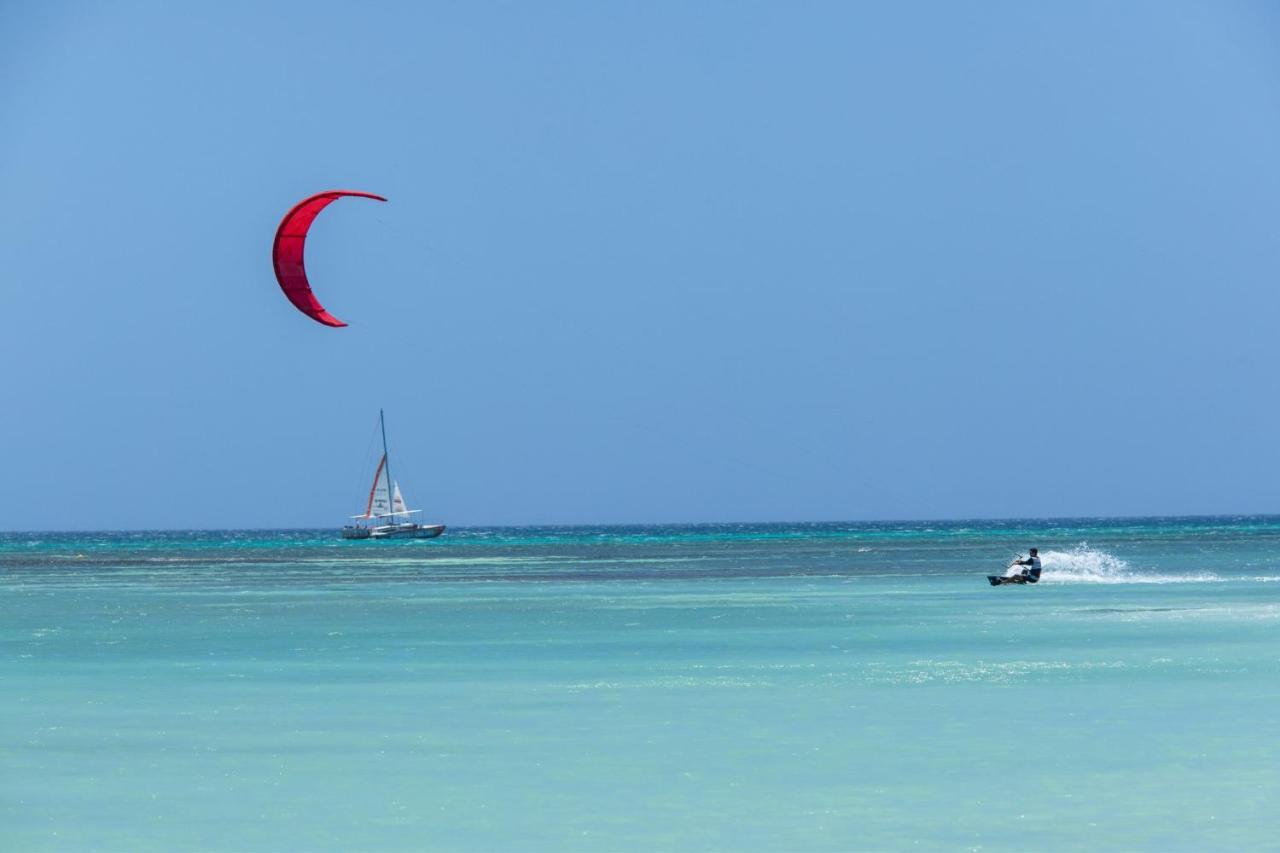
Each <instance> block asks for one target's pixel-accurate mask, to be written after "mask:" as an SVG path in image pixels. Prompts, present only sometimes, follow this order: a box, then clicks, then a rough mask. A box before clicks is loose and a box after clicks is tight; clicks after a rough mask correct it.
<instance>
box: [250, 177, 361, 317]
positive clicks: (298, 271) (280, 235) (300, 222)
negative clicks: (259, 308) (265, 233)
mask: <svg viewBox="0 0 1280 853" xmlns="http://www.w3.org/2000/svg"><path fill="white" fill-rule="evenodd" d="M348 195H350V196H358V197H360V198H371V199H373V200H374V201H386V199H385V198H383V197H382V196H380V195H374V194H373V193H364V192H359V191H358V190H330V191H329V192H323V193H317V194H316V195H313V196H311V197H310V198H306V199H303V200H302V201H300V202H298V203H297V204H295V205H294V206H293V209H292V210H290V211H289V212H288V213H286V214H285V215H284V219H282V220H280V227H279V228H277V229H276V241H275V243H274V244H273V245H272V247H271V263H272V265H273V266H275V269H276V281H278V282H280V289H281V290H283V291H284V295H285V296H287V297H288V298H289V301H290V302H292V303H293V305H294V307H295V308H297V309H298V310H299V311H301V312H302V313H303V314H306V315H307V316H308V317H310V318H311V319H312V320H315V321H316V322H317V323H323V324H325V325H326V326H333V327H335V328H338V327H341V326H345V325H347V324H346V323H344V322H342V321H341V320H339V319H338V318H337V317H335V316H333V315H332V314H330V313H329V312H328V311H326V310H325V307H324V306H323V305H321V304H320V300H318V299H316V295H315V293H313V292H312V290H311V283H310V282H308V281H307V270H306V268H305V267H304V266H303V264H302V251H303V248H304V246H305V244H306V241H307V231H308V230H309V229H310V228H311V223H312V222H314V221H315V218H316V217H317V216H319V215H320V211H322V210H324V209H325V208H326V207H328V206H329V205H330V204H333V203H334V202H335V201H337V200H338V199H340V198H342V197H343V196H348Z"/></svg>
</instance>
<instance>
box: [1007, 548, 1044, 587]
mask: <svg viewBox="0 0 1280 853" xmlns="http://www.w3.org/2000/svg"><path fill="white" fill-rule="evenodd" d="M1013 565H1015V566H1022V567H1023V569H1022V571H1021V572H1020V573H1018V574H1016V575H1010V576H1009V577H1007V578H1005V579H1004V582H1005V583H1036V582H1037V581H1039V580H1040V551H1039V550H1037V549H1035V548H1032V549H1031V556H1029V557H1027V558H1026V559H1025V560H1023V559H1017V560H1014V561H1013Z"/></svg>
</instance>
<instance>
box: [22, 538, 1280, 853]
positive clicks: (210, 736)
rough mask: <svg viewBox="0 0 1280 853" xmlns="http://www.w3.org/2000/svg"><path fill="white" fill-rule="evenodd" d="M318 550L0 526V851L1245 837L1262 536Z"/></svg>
mask: <svg viewBox="0 0 1280 853" xmlns="http://www.w3.org/2000/svg"><path fill="white" fill-rule="evenodd" d="M333 536H334V534H333V533H332V532H330V531H310V532H226V533H134V534H111V533H103V534H74V535H73V534H59V535H54V534H7V535H3V536H0V593H2V595H3V601H4V604H3V610H2V611H0V612H2V613H3V620H2V621H0V643H2V644H3V655H2V656H0V685H2V687H3V695H4V701H3V703H0V848H3V849H7V850H85V849H101V850H189V849H228V850H229V849H235V850H275V849H314V850H350V849H367V850H390V849H456V850H495V849H503V850H649V849H663V850H711V849H718V850H725V849H733V850H739V849H741V850H755V849H760V850H784V849H786V850H808V849H812V850H848V849H905V848H910V849H947V850H958V849H960V850H963V849H969V850H1027V849H1040V850H1059V849H1061V850H1069V849H1151V850H1203V849H1244V848H1248V849H1278V848H1280V841H1277V838H1278V837H1280V836H1278V835H1277V832H1276V829H1277V821H1276V818H1275V816H1274V811H1275V803H1276V801H1277V799H1278V797H1280V715H1278V714H1277V713H1276V709H1277V708H1278V707H1280V642H1278V639H1280V637H1278V635H1277V628H1280V518H1233V519H1225V518H1217V519H1138V520H1087V521H1078V520H1077V521H1061V522H1003V523H990V522H963V523H935V524H899V525H893V524H848V525H840V524H816V525H776V526H775V525H742V526H695V527H636V528H598V529H597V528H537V529H534V528H529V529H494V530H479V529H475V530H461V531H450V532H449V533H448V534H446V535H445V536H444V537H442V538H441V539H438V540H433V541H427V542H342V541H340V540H337V539H334V538H333ZM1032 545H1038V546H1039V547H1040V549H1041V552H1042V556H1043V557H1044V565H1045V575H1044V581H1043V582H1042V583H1041V584H1039V585H1038V586H1035V587H1002V588H999V589H993V588H992V587H990V586H988V585H987V583H986V582H985V580H984V579H983V575H985V574H988V573H993V572H999V571H1000V570H1001V569H1002V567H1003V565H1004V564H1005V563H1006V562H1007V560H1008V558H1009V557H1011V556H1012V555H1013V554H1014V553H1015V552H1018V551H1023V552H1025V549H1026V548H1027V547H1029V546H1032Z"/></svg>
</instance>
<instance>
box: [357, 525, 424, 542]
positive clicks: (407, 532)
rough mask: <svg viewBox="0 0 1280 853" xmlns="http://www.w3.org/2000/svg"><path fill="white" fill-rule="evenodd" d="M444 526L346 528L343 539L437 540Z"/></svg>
mask: <svg viewBox="0 0 1280 853" xmlns="http://www.w3.org/2000/svg"><path fill="white" fill-rule="evenodd" d="M444 531H445V526H444V525H443V524H386V525H383V526H382V527H344V528H342V538H343V539H435V538H436V537H437V536H439V535H440V534H441V533H444Z"/></svg>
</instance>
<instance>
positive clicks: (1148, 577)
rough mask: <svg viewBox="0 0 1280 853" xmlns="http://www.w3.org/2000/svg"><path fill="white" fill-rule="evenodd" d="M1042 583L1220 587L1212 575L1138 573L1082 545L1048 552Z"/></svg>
mask: <svg viewBox="0 0 1280 853" xmlns="http://www.w3.org/2000/svg"><path fill="white" fill-rule="evenodd" d="M1040 562H1041V563H1042V564H1043V565H1044V575H1043V577H1042V578H1041V582H1042V583H1216V582H1218V581H1221V580H1222V578H1220V577H1219V576H1217V575H1215V574H1213V573H1212V572H1197V573H1194V574H1186V575H1168V574H1154V573H1150V572H1141V571H1135V570H1134V569H1133V567H1132V566H1130V565H1129V563H1128V561H1126V560H1123V559H1121V558H1120V557H1117V556H1115V555H1114V554H1108V553H1107V552H1106V551H1099V550H1098V549H1096V548H1090V547H1089V545H1088V543H1085V542H1081V543H1080V544H1079V545H1077V546H1076V547H1074V548H1072V549H1071V550H1070V551H1044V552H1043V553H1041V554H1040Z"/></svg>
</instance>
